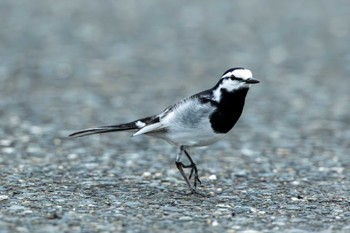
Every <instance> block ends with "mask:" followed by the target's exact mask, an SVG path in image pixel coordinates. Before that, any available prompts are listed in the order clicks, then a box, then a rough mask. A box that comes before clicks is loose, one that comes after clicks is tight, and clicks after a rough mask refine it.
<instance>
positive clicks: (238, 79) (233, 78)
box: [231, 76, 243, 81]
mask: <svg viewBox="0 0 350 233" xmlns="http://www.w3.org/2000/svg"><path fill="white" fill-rule="evenodd" d="M231 80H237V81H243V78H237V77H235V76H231Z"/></svg>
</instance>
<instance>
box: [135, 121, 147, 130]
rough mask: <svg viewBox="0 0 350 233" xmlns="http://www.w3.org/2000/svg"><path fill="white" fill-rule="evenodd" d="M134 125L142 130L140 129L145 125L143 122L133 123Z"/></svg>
mask: <svg viewBox="0 0 350 233" xmlns="http://www.w3.org/2000/svg"><path fill="white" fill-rule="evenodd" d="M135 125H136V126H137V127H139V128H142V127H145V126H146V123H144V122H142V121H137V122H136V123H135Z"/></svg>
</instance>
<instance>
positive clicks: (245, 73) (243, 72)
mask: <svg viewBox="0 0 350 233" xmlns="http://www.w3.org/2000/svg"><path fill="white" fill-rule="evenodd" d="M255 83H259V80H257V79H255V78H253V74H252V72H251V71H250V70H248V69H245V68H241V67H238V68H231V69H229V70H227V71H225V73H224V74H223V75H222V76H221V79H220V82H219V87H220V88H221V89H226V91H228V92H232V91H234V90H237V89H240V88H249V86H250V85H251V84H255Z"/></svg>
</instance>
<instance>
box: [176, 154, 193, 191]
mask: <svg viewBox="0 0 350 233" xmlns="http://www.w3.org/2000/svg"><path fill="white" fill-rule="evenodd" d="M182 151H183V148H182V147H180V152H179V154H178V155H177V156H176V161H175V164H176V167H177V169H178V170H179V171H180V173H181V175H182V177H183V178H184V180H185V181H186V183H187V185H188V187H189V188H190V190H191V193H195V192H196V190H195V189H194V188H193V187H192V185H191V183H190V181H189V179H188V178H187V176H186V174H185V172H184V170H183V168H189V167H190V166H188V165H185V164H183V163H182V162H181V155H182Z"/></svg>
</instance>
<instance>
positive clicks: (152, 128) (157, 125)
mask: <svg viewBox="0 0 350 233" xmlns="http://www.w3.org/2000/svg"><path fill="white" fill-rule="evenodd" d="M161 128H163V125H162V124H161V123H160V122H158V123H154V124H151V125H147V126H145V127H143V128H142V129H140V130H139V131H137V132H136V133H134V134H133V135H132V136H137V135H141V134H145V133H151V132H153V131H157V130H159V129H161Z"/></svg>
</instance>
